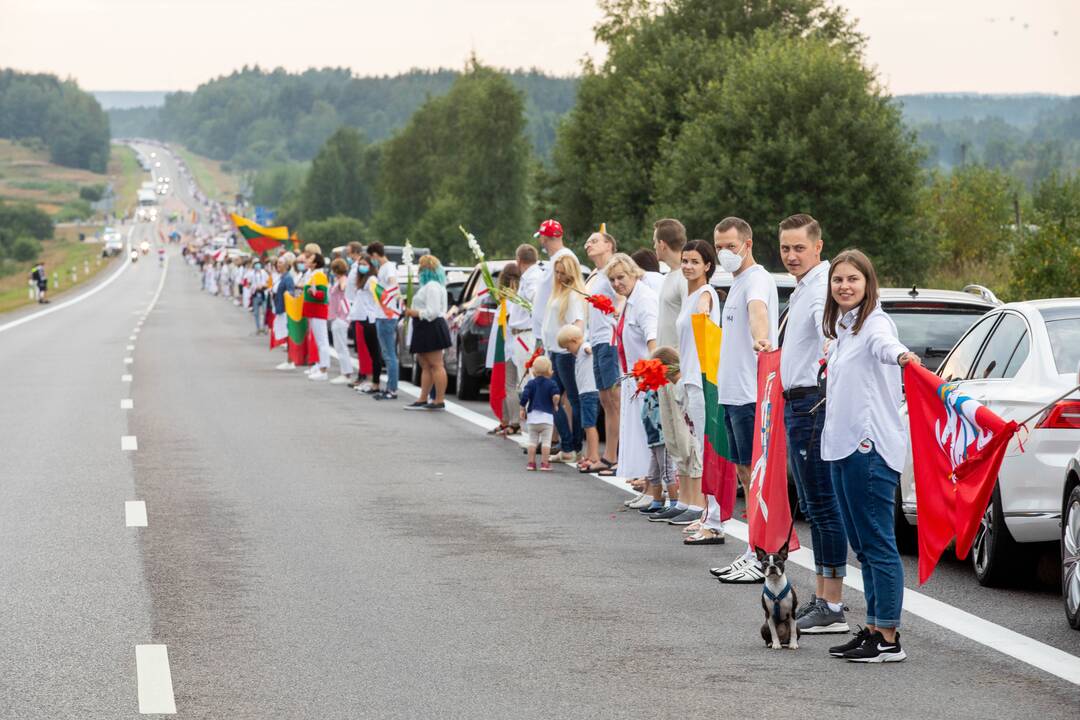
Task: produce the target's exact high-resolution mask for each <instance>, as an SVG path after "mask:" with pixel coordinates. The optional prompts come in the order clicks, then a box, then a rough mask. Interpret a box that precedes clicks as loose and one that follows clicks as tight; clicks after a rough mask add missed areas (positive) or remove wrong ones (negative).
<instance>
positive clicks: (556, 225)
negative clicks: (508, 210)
mask: <svg viewBox="0 0 1080 720" xmlns="http://www.w3.org/2000/svg"><path fill="white" fill-rule="evenodd" d="M541 235H543V236H544V237H549V238H561V237H562V223H560V222H559V221H558V220H545V221H544V222H542V223H540V229H539V230H537V231H536V232H534V233H533V237H534V238H536V237H540V236H541Z"/></svg>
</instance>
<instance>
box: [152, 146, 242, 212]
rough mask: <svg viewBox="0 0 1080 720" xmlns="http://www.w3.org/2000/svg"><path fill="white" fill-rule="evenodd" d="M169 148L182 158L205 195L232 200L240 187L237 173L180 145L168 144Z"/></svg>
mask: <svg viewBox="0 0 1080 720" xmlns="http://www.w3.org/2000/svg"><path fill="white" fill-rule="evenodd" d="M169 148H170V149H171V150H173V151H174V152H175V153H176V154H177V155H179V156H180V157H181V158H183V159H184V162H185V163H187V166H188V168H189V169H190V170H191V174H192V175H194V176H195V182H196V183H198V185H199V187H200V188H202V190H203V192H205V193H206V195H207V197H209V198H212V199H214V200H227V201H229V202H232V201H233V199H234V198H235V197H236V193H237V192H238V191H239V188H240V178H239V177H238V176H237V175H234V174H233V173H231V172H226V171H224V170H222V169H221V163H220V162H218V161H217V160H211V159H210V158H206V157H203V156H202V155H196V154H195V153H193V152H191V151H190V150H188V149H187V148H185V147H183V146H181V145H174V144H170V145H169Z"/></svg>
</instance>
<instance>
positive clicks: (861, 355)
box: [821, 250, 921, 663]
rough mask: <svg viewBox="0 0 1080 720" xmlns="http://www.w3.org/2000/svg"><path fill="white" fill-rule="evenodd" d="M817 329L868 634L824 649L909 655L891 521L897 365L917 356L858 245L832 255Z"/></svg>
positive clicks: (898, 426) (891, 658) (831, 443)
mask: <svg viewBox="0 0 1080 720" xmlns="http://www.w3.org/2000/svg"><path fill="white" fill-rule="evenodd" d="M822 328H823V330H824V333H825V337H826V338H829V339H830V340H833V341H834V342H833V344H832V346H831V347H830V349H829V356H828V364H829V380H828V390H827V397H826V400H825V427H824V429H823V432H822V435H821V459H822V460H826V461H829V463H830V466H829V472H830V475H831V476H832V481H833V486H834V487H835V488H836V495H837V499H838V500H839V503H840V514H841V516H842V517H843V519H844V527H845V529H846V530H847V536H848V541H849V542H850V543H851V549H852V550H854V551H855V557H856V558H858V560H859V565H860V566H861V568H862V579H863V592H864V593H865V595H866V630H865V631H864V632H862V633H860V634H859V635H857V636H856V638H855V640H853V641H851V642H849V643H847V644H846V645H839V646H836V647H834V648H830V650H829V653H830V654H831V655H833V656H834V657H843V658H845V659H846V660H850V661H853V662H875V663H876V662H897V661H900V660H903V659H904V658H905V657H907V656H906V654H905V653H904V651H903V649H902V648H901V647H900V633H899V631H898V630H897V628H899V627H900V612H901V608H902V604H903V596H904V566H903V564H902V563H901V562H900V553H899V552H898V551H897V549H896V535H895V532H894V524H893V523H894V520H895V515H894V512H895V507H894V505H895V498H896V487H897V484H898V483H899V482H900V472H901V470H903V468H904V460H905V456H906V454H907V442H908V436H907V430H906V429H905V428H904V424H903V421H902V420H901V418H900V403H901V400H902V396H901V386H900V382H901V377H900V369H899V368H901V367H904V366H905V365H907V364H908V363H915V364H917V365H918V364H921V362H920V360H919V356H918V355H916V354H914V353H912V352H910V351H909V350H908V349H907V348H906V347H904V345H903V343H901V342H900V341H899V340H898V339H897V335H896V325H895V324H893V321H892V318H890V317H889V316H888V315H887V314H886V313H885V311H884V310H882V309H881V303H880V302H879V300H878V281H877V274H876V273H875V272H874V266H873V264H872V263H871V262H870V260H869V258H867V257H866V255H864V254H863V253H861V252H859V251H858V250H845V251H844V252H842V253H840V254H839V255H837V256H836V257H835V258H833V261H832V265H831V266H830V268H829V296H828V299H827V300H826V301H825V312H824V316H823V318H822Z"/></svg>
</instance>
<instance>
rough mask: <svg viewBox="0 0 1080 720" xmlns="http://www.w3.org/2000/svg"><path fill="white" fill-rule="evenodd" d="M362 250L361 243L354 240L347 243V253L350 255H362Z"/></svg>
mask: <svg viewBox="0 0 1080 720" xmlns="http://www.w3.org/2000/svg"><path fill="white" fill-rule="evenodd" d="M363 252H364V246H363V245H361V244H360V243H358V242H356V241H355V240H353V241H352V242H351V243H349V254H350V255H362V254H363Z"/></svg>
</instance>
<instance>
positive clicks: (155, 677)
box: [135, 645, 176, 715]
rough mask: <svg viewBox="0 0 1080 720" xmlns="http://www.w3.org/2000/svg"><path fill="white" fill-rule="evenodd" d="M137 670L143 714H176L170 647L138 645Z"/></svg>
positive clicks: (136, 650) (141, 711)
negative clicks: (170, 667)
mask: <svg viewBox="0 0 1080 720" xmlns="http://www.w3.org/2000/svg"><path fill="white" fill-rule="evenodd" d="M135 672H136V674H137V675H138V680H139V712H140V713H142V714H143V715H175V714H176V700H175V699H174V698H173V687H172V671H171V670H169V649H168V647H166V646H165V645H136V646H135Z"/></svg>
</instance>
